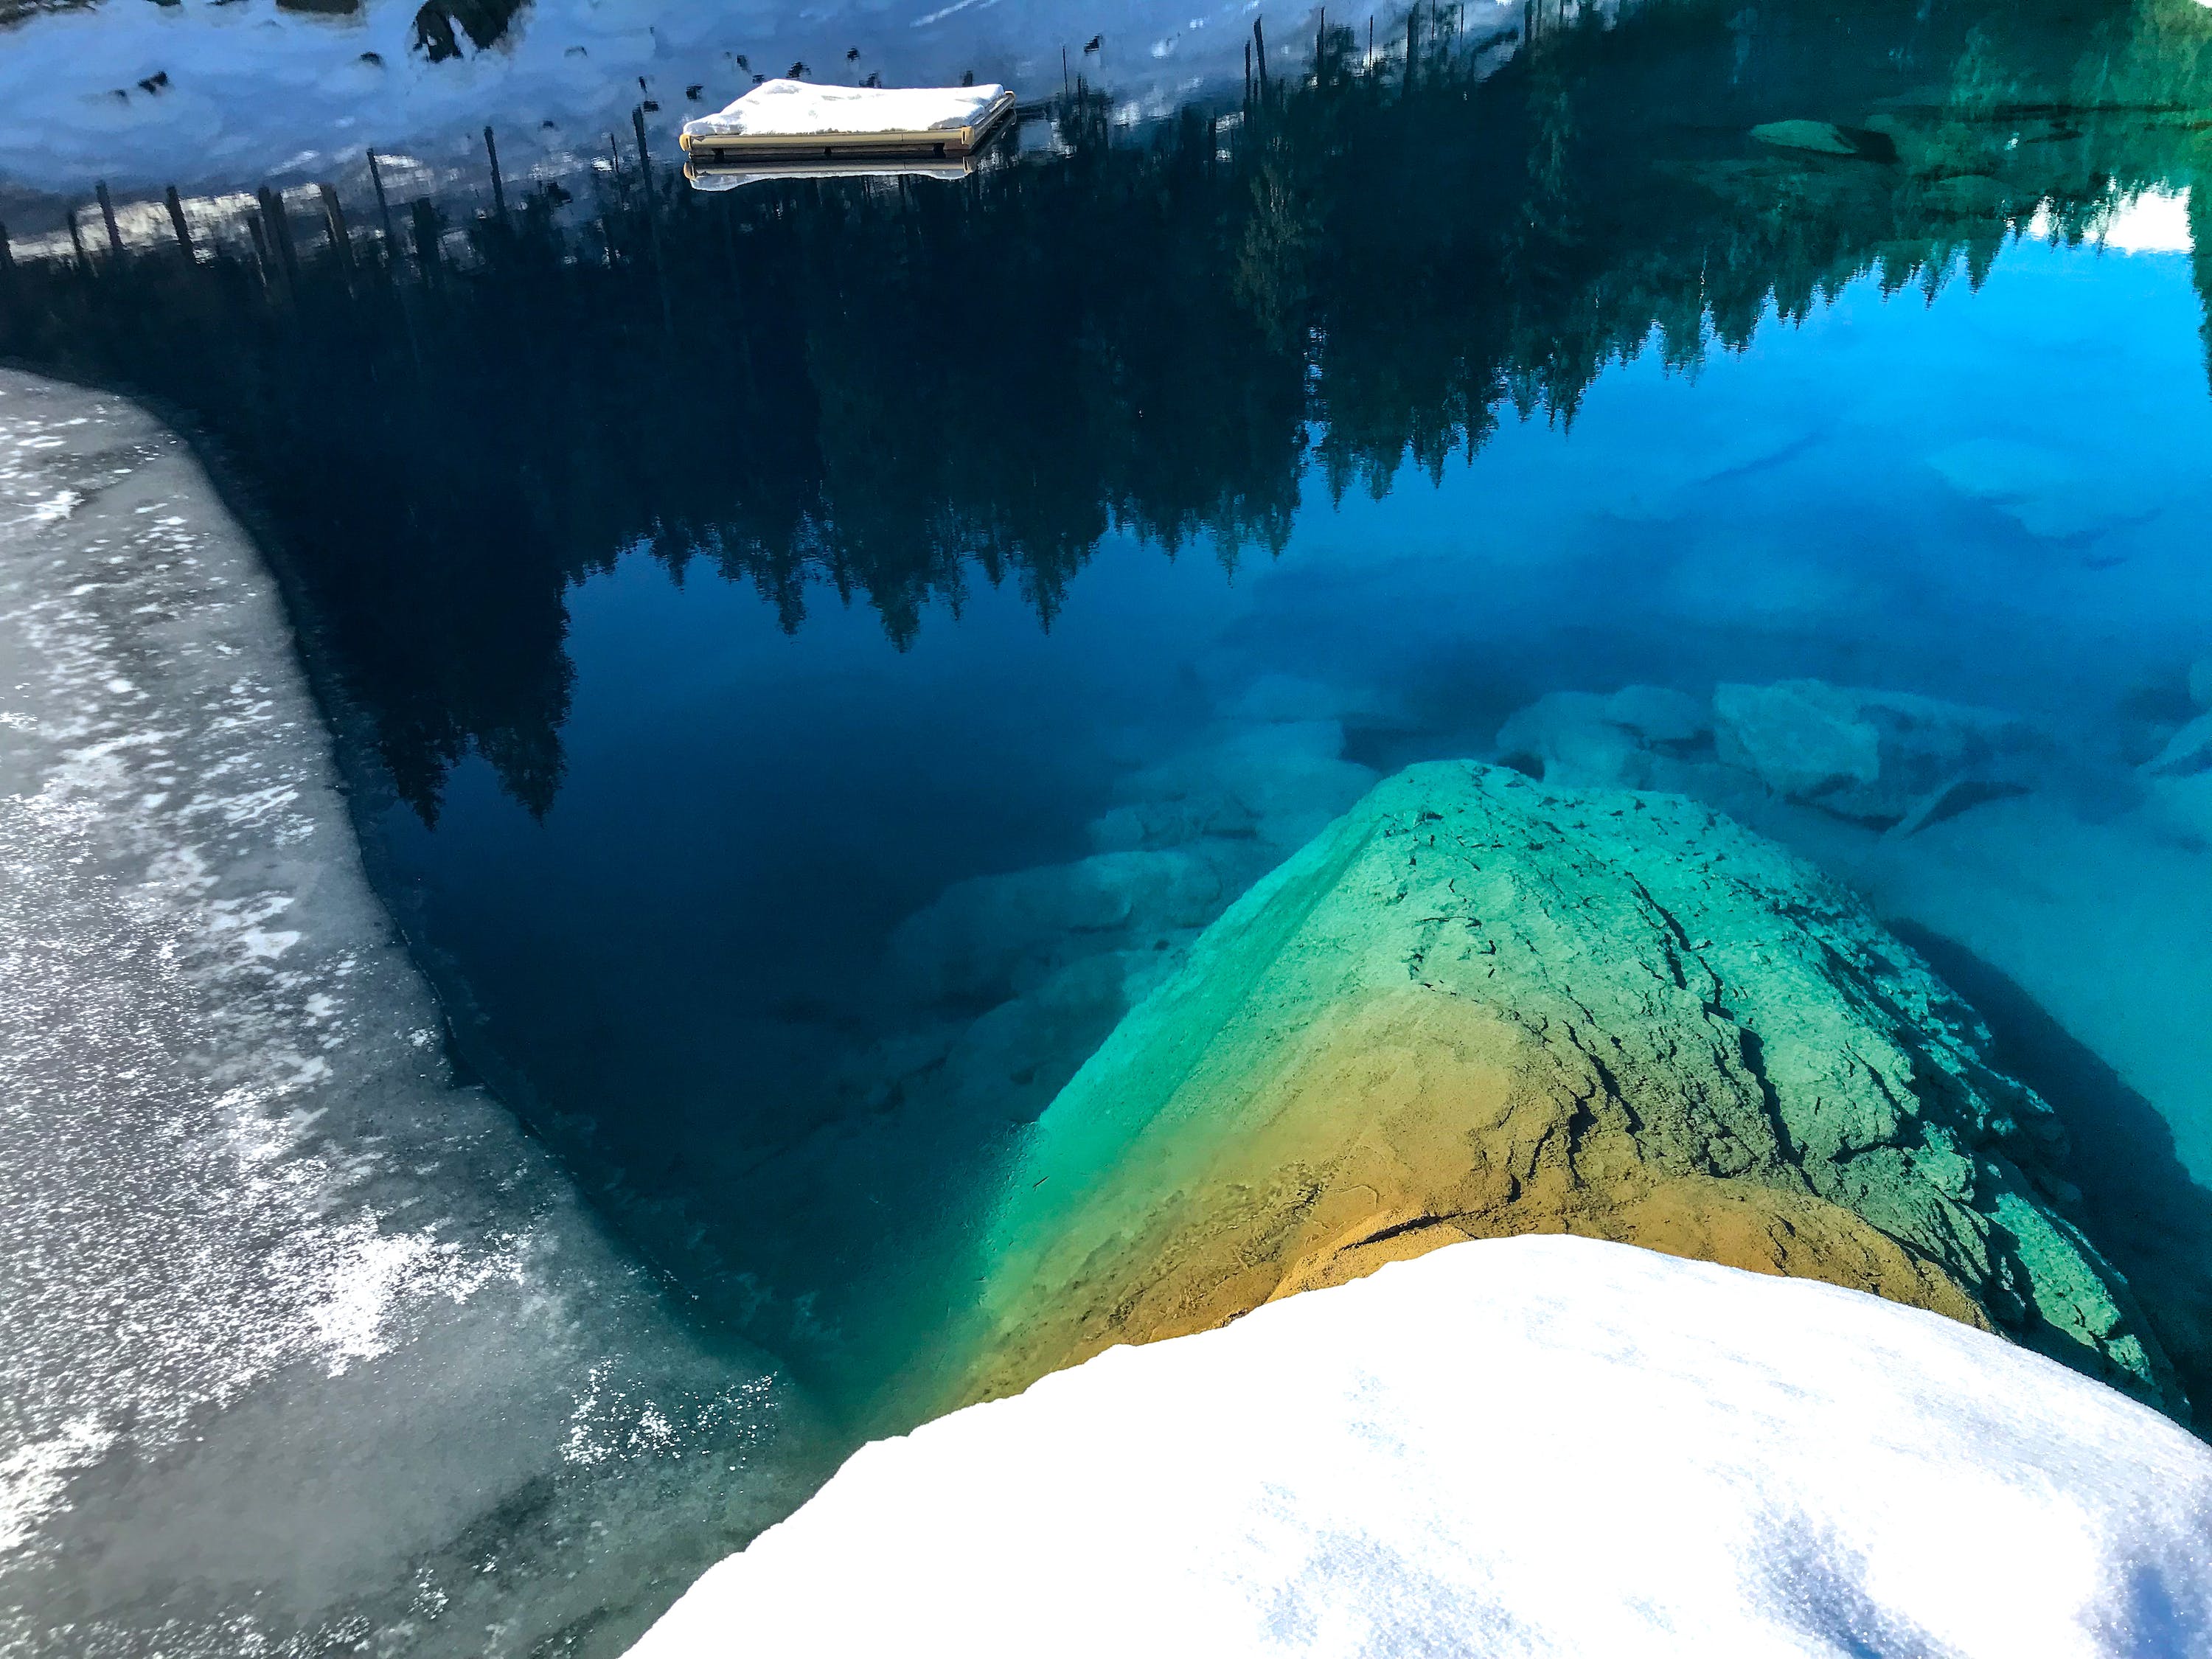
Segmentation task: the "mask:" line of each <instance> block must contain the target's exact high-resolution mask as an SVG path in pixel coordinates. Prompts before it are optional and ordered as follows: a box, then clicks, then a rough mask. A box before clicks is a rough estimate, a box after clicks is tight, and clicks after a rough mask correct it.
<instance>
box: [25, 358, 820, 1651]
mask: <svg viewBox="0 0 2212 1659" xmlns="http://www.w3.org/2000/svg"><path fill="white" fill-rule="evenodd" d="M0 726H4V732H0V1651H5V1652H8V1653H9V1654H16V1653H23V1654H41V1653H48V1652H51V1653H69V1654H106V1653H141V1652H151V1651H160V1652H162V1653H165V1654H172V1655H197V1654H207V1655H218V1654H220V1655H226V1656H228V1655H234V1654H240V1653H249V1652H280V1651H321V1650H323V1649H322V1647H321V1646H319V1645H317V1644H319V1643H324V1642H328V1641H331V1640H333V1639H338V1638H344V1639H345V1640H346V1641H347V1643H348V1644H349V1645H350V1644H351V1643H352V1642H354V1641H359V1640H365V1639H368V1638H374V1649H373V1650H374V1651H376V1652H378V1653H392V1654H398V1653H404V1652H454V1653H471V1654H473V1653H507V1652H520V1651H527V1650H532V1648H533V1647H534V1646H535V1644H537V1643H538V1642H539V1641H541V1640H543V1639H544V1638H548V1637H549V1636H552V1635H555V1634H556V1633H567V1634H569V1635H576V1636H580V1637H581V1638H582V1645H581V1648H580V1650H583V1651H592V1650H605V1649H606V1648H607V1647H609V1646H610V1645H612V1646H615V1647H618V1646H619V1645H620V1644H621V1642H622V1640H623V1639H624V1638H626V1636H627V1635H628V1634H629V1633H631V1632H634V1631H635V1628H636V1627H637V1626H639V1625H641V1623H642V1622H643V1620H644V1619H646V1618H648V1617H649V1616H650V1615H651V1613H652V1612H653V1610H654V1608H655V1607H656V1606H657V1605H658V1604H659V1602H660V1601H665V1598H666V1596H667V1595H668V1594H669V1589H667V1588H658V1586H660V1585H666V1584H668V1583H669V1581H670V1575H671V1574H673V1575H675V1577H676V1579H677V1581H678V1582H680V1579H681V1577H683V1576H685V1575H684V1569H683V1568H682V1567H681V1566H680V1565H678V1563H679V1562H680V1561H681V1560H682V1559H684V1558H686V1557H689V1558H690V1560H691V1565H692V1570H694V1571H696V1567H697V1566H698V1565H703V1563H704V1561H706V1560H708V1559H712V1558H713V1556H714V1554H717V1553H720V1551H719V1550H716V1549H714V1547H712V1546H711V1545H710V1544H709V1543H708V1539H710V1538H711V1537H712V1536H714V1534H721V1535H722V1536H723V1537H724V1539H725V1540H726V1542H725V1544H724V1546H723V1547H724V1548H727V1547H732V1546H733V1545H734V1544H735V1543H736V1542H737V1541H738V1539H739V1538H740V1537H741V1536H743V1535H744V1534H746V1533H748V1532H749V1531H750V1530H751V1529H752V1528H757V1526H758V1525H760V1524H762V1522H764V1521H766V1520H768V1519H771V1518H773V1516H774V1515H775V1514H776V1513H779V1512H780V1511H781V1508H782V1507H786V1506H787V1503H788V1501H789V1499H788V1498H787V1497H786V1496H785V1492H786V1488H785V1487H784V1486H783V1485H782V1484H781V1483H782V1480H783V1479H784V1473H783V1472H784V1471H787V1470H788V1469H789V1468H792V1467H793V1459H795V1458H796V1457H797V1456H798V1455H799V1452H798V1449H797V1446H796V1444H795V1442H796V1439H797V1438H798V1436H797V1434H796V1432H795V1424H794V1419H793V1411H794V1409H795V1407H794V1404H793V1401H791V1400H790V1399H789V1397H788V1389H787V1387H786V1385H785V1384H784V1383H782V1382H781V1380H780V1379H779V1378H777V1377H776V1376H775V1375H774V1374H773V1373H772V1372H770V1371H769V1370H767V1368H766V1367H765V1366H764V1365H763V1364H759V1363H757V1362H749V1361H744V1360H733V1359H732V1358H724V1357H717V1356H715V1355H713V1354H710V1353H708V1352H706V1351H705V1350H704V1349H703V1348H702V1347H701V1346H699V1345H698V1344H697V1343H696V1341H695V1340H692V1339H691V1338H690V1336H689V1335H688V1334H686V1333H685V1332H684V1329H683V1328H681V1327H680V1325H679V1324H678V1322H677V1321H676V1320H675V1318H674V1317H673V1316H671V1312H670V1310H668V1309H667V1308H666V1307H665V1305H664V1303H663V1301H662V1299H661V1297H659V1294H658V1293H657V1292H656V1291H655V1290H654V1288H653V1285H652V1284H651V1283H650V1282H649V1280H648V1279H647V1278H646V1277H645V1276H644V1275H643V1274H641V1273H639V1272H638V1271H637V1270H635V1269H634V1268H632V1267H628V1266H627V1265H625V1263H624V1262H623V1261H622V1260H621V1258H620V1257H619V1256H618V1255H617V1254H616V1253H615V1251H614V1250H613V1249H611V1248H610V1246H609V1245H608V1243H606V1242H605V1240H604V1239H603V1238H602V1237H601V1236H600V1235H599V1232H598V1231H597V1230H596V1229H595V1227H594V1226H593V1225H592V1223H591V1222H590V1221H589V1219H588V1218H586V1215H585V1214H584V1213H583V1212H582V1211H581V1210H580V1206H578V1204H577V1202H576V1200H574V1197H573V1195H572V1194H570V1193H569V1192H568V1190H567V1189H566V1188H565V1187H564V1186H563V1184H562V1182H561V1180H560V1179H559V1177H558V1176H557V1175H556V1172H555V1171H554V1170H552V1169H551V1168H550V1166H549V1165H548V1164H547V1163H546V1161H545V1160H544V1158H542V1156H540V1155H539V1154H538V1152H536V1151H535V1150H534V1149H533V1148H532V1147H531V1146H529V1145H528V1144H527V1143H526V1141H525V1140H524V1139H523V1138H522V1137H521V1135H520V1133H519V1132H518V1131H517V1130H516V1129H515V1128H514V1127H513V1124H512V1123H511V1121H509V1120H508V1119H507V1117H506V1116H505V1115H504V1114H503V1113H502V1112H501V1110H500V1109H498V1108H497V1107H496V1106H495V1105H494V1104H493V1103H490V1102H489V1101H488V1100H486V1099H485V1098H484V1097H483V1096H482V1095H481V1094H479V1093H477V1092H475V1091H465V1090H461V1089H459V1088H456V1087H454V1086H453V1085H452V1084H451V1082H450V1081H449V1080H448V1079H447V1076H446V1074H445V1071H444V1066H443V1062H442V1059H441V1044H440V1042H439V1040H438V1036H437V1032H436V1029H435V1022H436V1015H435V1010H434V1008H433V1006H432V1005H431V1004H430V1002H429V1000H428V997H427V995H426V994H425V993H424V992H423V990H422V987H421V986H420V983H419V981H417V980H416V976H415V975H414V971H413V969H412V968H411V967H410V964H409V963H408V962H407V960H406V958H405V957H404V952H403V951H401V949H400V948H399V946H398V943H397V942H396V941H395V940H394V939H393V938H392V933H391V929H390V927H389V926H388V924H387V923H386V921H385V920H384V918H383V916H382V915H381V913H380V910H379V909H378V908H377V906H376V903H375V902H374V899H373V897H372V896H371V895H370V893H369V890H368V886H367V884H366V883H365V881H364V879H363V877H362V870H361V867H360V864H359V860H358V858H357V856H356V853H355V850H354V847H353V843H352V841H351V839H350V831H349V827H348V825H347V823H346V821H345V818H344V816H343V808H342V805H341V803H340V800H339V798H338V795H337V789H336V787H335V781H334V778H333V775H332V772H331V763H330V760H329V752H328V751H329V744H328V739H327V738H326V736H325V734H324V732H323V731H322V728H321V726H320V725H319V721H318V720H317V719H316V716H315V713H314V709H313V705H312V703H311V702H310V701H309V699H308V697H307V691H306V688H305V686H304V684H302V682H301V676H300V672H299V670H298V667H297V665H296V663H295V659H294V658H293V656H292V653H291V647H290V642H289V633H288V631H287V630H286V629H285V627H284V624H283V617H282V616H281V613H280V611H279V610H278V608H277V605H276V595H275V593H274V592H273V591H272V588H271V586H270V582H269V580H268V579H267V577H266V576H265V575H264V574H263V572H262V571H261V569H260V567H259V564H258V561H257V559H256V558H255V557H254V556H253V555H252V552H251V551H250V550H248V549H247V547H246V544H245V543H244V541H243V539H242V538H241V537H240V536H239V535H238V533H237V532H236V531H235V530H234V527H232V526H231V525H230V523H229V520H228V518H227V517H226V516H225V515H224V513H222V508H221V507H220V505H219V504H218V503H217V502H216V500H215V499H214V496H213V492H212V491H211V490H210V488H209V486H208V484H207V482H206V480H205V478H204V477H203V476H202V475H201V473H200V472H199V470H198V468H197V466H196V465H194V464H193V462H192V461H191V459H190V458H189V457H188V456H187V455H186V454H185V452H184V451H183V448H182V447H181V445H180V444H179V442H178V441H176V440H175V439H174V438H173V437H172V436H170V435H167V434H165V433H164V432H162V431H161V429H160V428H158V427H156V426H155V424H154V423H153V422H151V421H149V419H148V418H147V417H146V416H143V414H141V413H139V412H138V411H137V410H134V409H132V408H131V407H130V406H128V405H126V404H122V403H121V402H119V401H118V400H116V399H113V398H102V397H100V396H98V395H96V394H93V393H88V392H76V391H72V390H68V389H64V388H59V387H52V386H45V385H43V384H42V383H40V382H37V381H34V380H29V379H27V378H26V377H22V376H17V375H10V374H0ZM625 1626H627V1628H625ZM594 1632H596V1635H595V1634H594Z"/></svg>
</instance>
